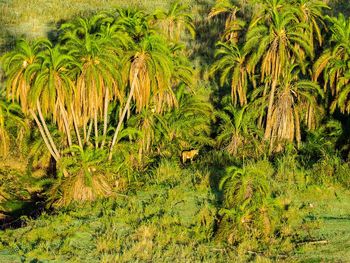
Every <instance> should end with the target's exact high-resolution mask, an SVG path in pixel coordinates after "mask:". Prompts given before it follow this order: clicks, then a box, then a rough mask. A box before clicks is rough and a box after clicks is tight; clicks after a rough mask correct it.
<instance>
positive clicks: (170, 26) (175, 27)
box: [154, 1, 195, 42]
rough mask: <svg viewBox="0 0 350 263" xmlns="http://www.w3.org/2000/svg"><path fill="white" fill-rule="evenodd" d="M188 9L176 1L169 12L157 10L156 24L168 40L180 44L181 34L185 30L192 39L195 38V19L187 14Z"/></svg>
mask: <svg viewBox="0 0 350 263" xmlns="http://www.w3.org/2000/svg"><path fill="white" fill-rule="evenodd" d="M187 9H188V7H187V6H185V5H183V4H181V1H174V2H173V3H172V4H171V6H170V8H169V10H168V11H163V10H157V11H156V12H155V14H154V16H155V17H156V21H155V22H156V24H158V25H159V27H160V29H161V31H162V32H164V33H165V35H166V36H167V38H168V39H170V40H172V41H175V42H178V41H179V40H180V37H181V33H182V32H184V31H185V30H186V31H188V32H189V33H190V35H191V36H192V37H194V36H195V28H194V24H193V19H192V16H191V14H190V13H188V12H187Z"/></svg>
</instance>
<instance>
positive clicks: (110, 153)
mask: <svg viewBox="0 0 350 263" xmlns="http://www.w3.org/2000/svg"><path fill="white" fill-rule="evenodd" d="M137 75H138V70H136V71H135V73H134V78H133V80H132V83H131V89H130V93H129V97H128V100H127V101H126V104H125V107H124V110H123V113H122V115H121V116H120V119H119V122H118V125H117V128H116V129H115V133H114V136H113V140H112V144H111V147H110V149H109V155H108V160H109V161H110V160H112V155H113V151H112V150H113V147H114V145H115V143H116V141H117V137H118V134H119V131H120V129H121V127H122V124H123V122H124V118H125V115H126V113H127V111H128V109H129V107H130V102H131V99H132V96H133V95H134V91H135V85H136V83H135V82H136V78H137Z"/></svg>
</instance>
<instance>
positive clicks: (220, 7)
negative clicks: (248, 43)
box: [208, 0, 245, 44]
mask: <svg viewBox="0 0 350 263" xmlns="http://www.w3.org/2000/svg"><path fill="white" fill-rule="evenodd" d="M239 10H240V8H239V7H238V6H237V5H236V4H235V3H233V2H232V1H231V0H217V1H216V2H215V5H214V7H213V8H212V9H211V11H210V13H209V15H208V18H209V19H211V18H213V17H215V16H219V15H221V14H225V15H226V16H227V17H226V20H225V30H224V34H223V38H224V39H225V40H227V41H228V42H232V43H235V44H237V42H238V31H241V30H242V29H243V27H244V26H245V22H244V21H243V20H241V19H239V18H238V17H237V13H238V11H239Z"/></svg>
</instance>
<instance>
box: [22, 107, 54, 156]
mask: <svg viewBox="0 0 350 263" xmlns="http://www.w3.org/2000/svg"><path fill="white" fill-rule="evenodd" d="M29 111H30V113H31V114H32V116H33V118H34V120H35V122H36V125H38V128H39V132H40V134H41V137H42V138H43V140H44V142H45V145H46V147H47V149H48V150H49V152H50V154H51V156H52V157H53V158H54V159H55V161H56V162H57V161H58V157H57V155H56V154H55V152H54V151H53V149H52V147H51V145H50V143H49V140H48V138H47V136H46V134H45V131H44V129H43V126H42V125H41V123H40V121H39V119H38V117H37V116H36V114H35V113H34V111H33V110H31V109H30V110H29Z"/></svg>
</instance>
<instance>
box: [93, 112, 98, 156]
mask: <svg viewBox="0 0 350 263" xmlns="http://www.w3.org/2000/svg"><path fill="white" fill-rule="evenodd" d="M94 124H95V148H96V149H97V148H98V123H97V110H95V113H94Z"/></svg>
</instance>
